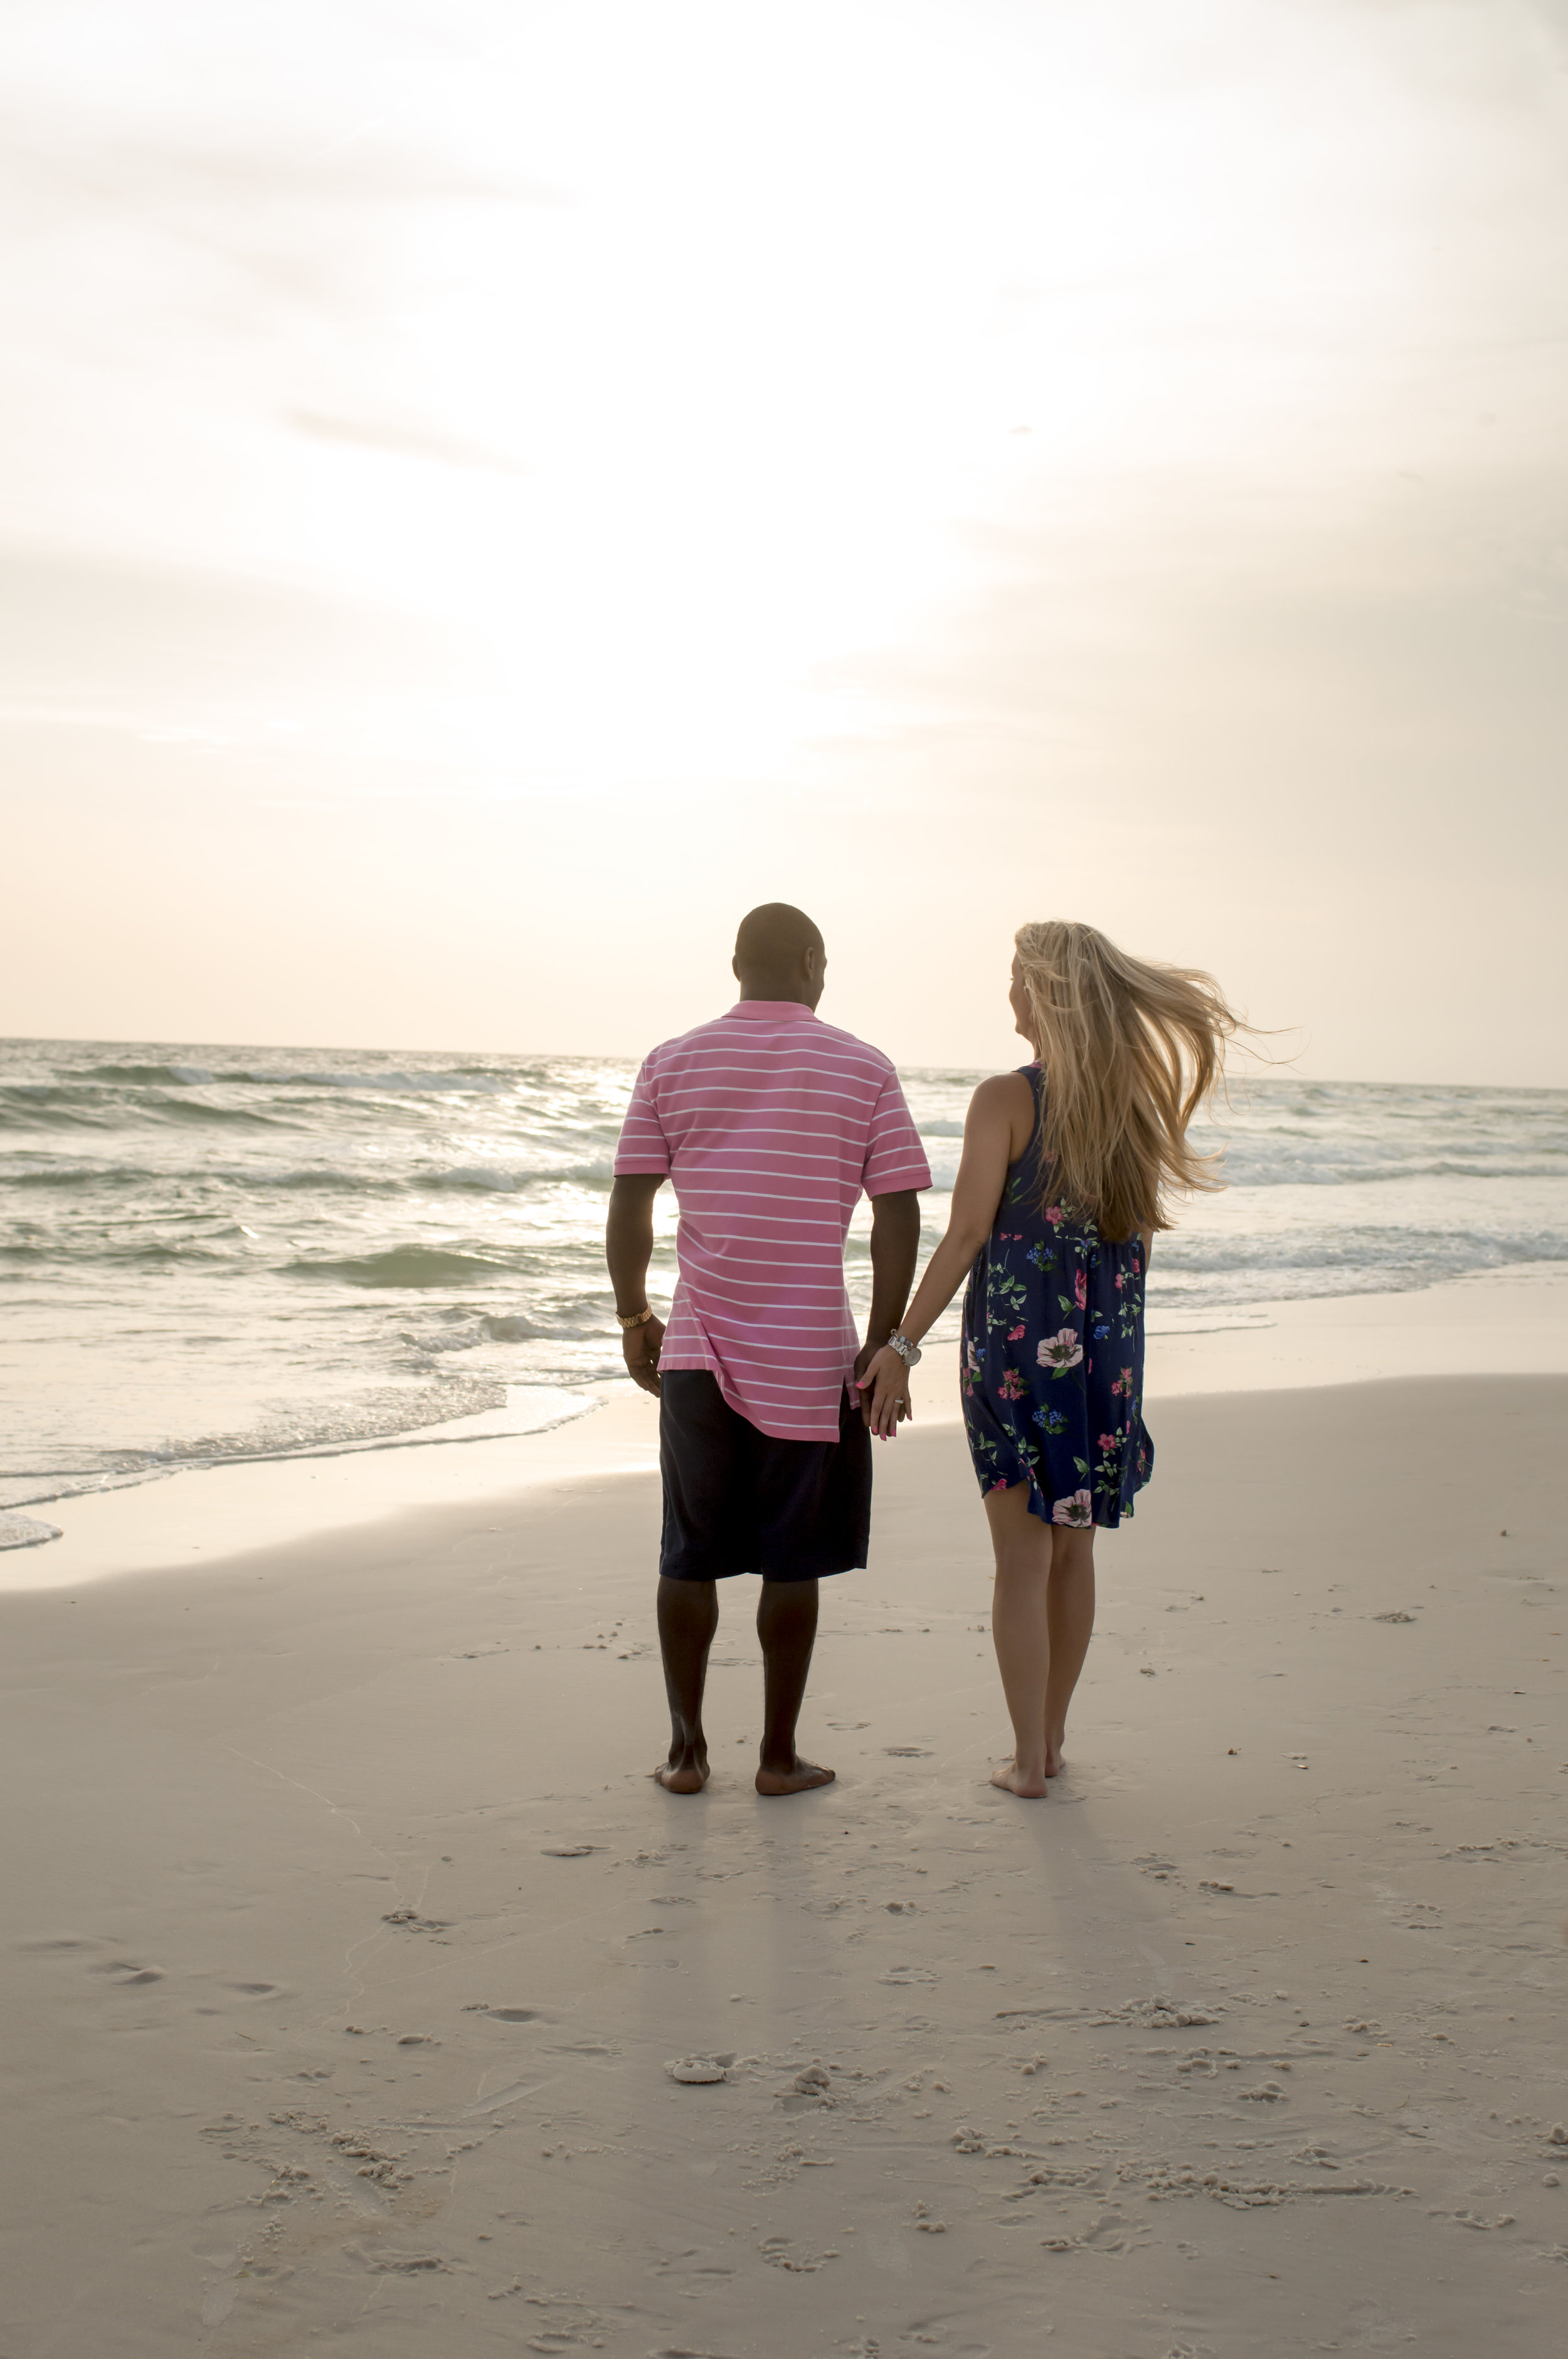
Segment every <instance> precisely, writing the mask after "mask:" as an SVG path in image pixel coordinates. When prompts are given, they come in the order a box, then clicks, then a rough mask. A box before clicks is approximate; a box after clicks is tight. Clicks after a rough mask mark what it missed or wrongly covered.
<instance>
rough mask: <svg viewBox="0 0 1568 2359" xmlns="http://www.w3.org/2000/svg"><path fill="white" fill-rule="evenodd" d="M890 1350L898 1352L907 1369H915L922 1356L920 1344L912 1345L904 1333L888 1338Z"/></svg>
mask: <svg viewBox="0 0 1568 2359" xmlns="http://www.w3.org/2000/svg"><path fill="white" fill-rule="evenodd" d="M888 1350H889V1351H890V1352H896V1353H898V1356H899V1358H900V1359H901V1360H902V1361H903V1364H904V1366H905V1367H906V1368H913V1367H914V1366H915V1365H916V1364H917V1363H918V1361H919V1360H920V1358H921V1356H922V1354H921V1350H920V1346H919V1344H918V1343H911V1342H910V1340H909V1338H908V1336H907V1335H905V1334H902V1333H900V1334H897V1335H890V1336H889V1337H888Z"/></svg>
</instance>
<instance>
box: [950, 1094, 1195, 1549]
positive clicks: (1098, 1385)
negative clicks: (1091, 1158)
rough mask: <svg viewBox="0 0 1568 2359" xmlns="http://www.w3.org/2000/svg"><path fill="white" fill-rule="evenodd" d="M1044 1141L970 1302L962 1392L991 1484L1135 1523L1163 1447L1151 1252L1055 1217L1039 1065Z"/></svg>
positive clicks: (1034, 1141)
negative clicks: (1148, 1410) (1045, 1187)
mask: <svg viewBox="0 0 1568 2359" xmlns="http://www.w3.org/2000/svg"><path fill="white" fill-rule="evenodd" d="M1020 1070H1021V1071H1022V1072H1023V1074H1024V1075H1025V1077H1026V1078H1027V1080H1028V1082H1029V1085H1030V1087H1031V1089H1032V1090H1033V1093H1034V1133H1033V1137H1032V1138H1031V1140H1030V1142H1029V1145H1028V1146H1027V1147H1025V1149H1024V1151H1023V1153H1022V1155H1021V1156H1020V1157H1019V1158H1018V1161H1017V1162H1016V1163H1014V1164H1013V1165H1011V1168H1010V1169H1009V1171H1008V1175H1007V1185H1006V1187H1005V1188H1004V1189H1003V1190H1002V1196H1001V1202H1000V1206H999V1207H998V1209H997V1216H996V1220H995V1223H994V1224H993V1225H992V1228H991V1233H990V1235H989V1238H988V1239H987V1241H986V1243H985V1244H984V1245H982V1246H981V1247H980V1250H979V1256H977V1258H976V1261H975V1266H974V1268H973V1269H972V1270H971V1271H970V1273H969V1283H968V1290H967V1292H966V1293H965V1296H964V1359H963V1370H962V1375H961V1379H960V1381H961V1384H962V1388H963V1397H964V1424H965V1427H966V1429H967V1430H968V1437H969V1454H970V1456H971V1457H972V1458H973V1460H974V1462H975V1473H977V1474H978V1475H979V1483H980V1489H981V1491H982V1493H983V1492H986V1491H1000V1490H1004V1489H1006V1488H1007V1487H1008V1486H1009V1485H1011V1484H1021V1483H1026V1484H1028V1485H1029V1512H1030V1514H1031V1515H1033V1516H1039V1517H1041V1518H1042V1520H1043V1521H1044V1522H1046V1523H1052V1524H1071V1525H1087V1524H1109V1525H1116V1524H1118V1523H1119V1522H1120V1520H1121V1517H1122V1516H1123V1514H1124V1513H1125V1514H1126V1515H1129V1516H1130V1515H1131V1513H1132V1502H1133V1499H1134V1496H1135V1495H1136V1494H1137V1493H1138V1492H1139V1491H1141V1489H1142V1487H1143V1485H1144V1484H1145V1483H1146V1482H1147V1481H1148V1479H1149V1472H1150V1469H1151V1467H1152V1465H1153V1463H1154V1444H1153V1442H1152V1440H1150V1438H1149V1432H1148V1429H1147V1428H1146V1427H1145V1425H1144V1423H1143V1246H1142V1243H1141V1239H1140V1238H1138V1237H1136V1236H1133V1237H1130V1238H1129V1239H1128V1241H1127V1243H1126V1244H1125V1245H1109V1244H1108V1243H1106V1241H1105V1240H1104V1239H1103V1238H1102V1237H1101V1236H1100V1234H1099V1233H1098V1230H1097V1229H1096V1227H1095V1224H1094V1223H1093V1222H1092V1221H1090V1220H1086V1219H1083V1218H1081V1217H1080V1216H1079V1215H1078V1214H1076V1213H1075V1212H1072V1211H1071V1210H1070V1209H1068V1208H1066V1207H1065V1206H1063V1205H1060V1204H1052V1205H1050V1206H1049V1207H1048V1208H1047V1209H1046V1210H1044V1212H1043V1211H1042V1210H1041V1205H1040V1196H1041V1187H1040V1161H1039V1156H1040V1144H1041V1085H1042V1076H1041V1071H1040V1068H1039V1066H1038V1065H1024V1066H1022V1067H1021V1068H1020Z"/></svg>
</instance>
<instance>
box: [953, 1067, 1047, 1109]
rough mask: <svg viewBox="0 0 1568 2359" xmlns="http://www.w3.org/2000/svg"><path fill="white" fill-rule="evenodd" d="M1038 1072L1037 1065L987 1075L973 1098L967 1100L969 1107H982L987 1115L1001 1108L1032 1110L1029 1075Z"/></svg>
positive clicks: (1032, 1092) (1032, 1090)
mask: <svg viewBox="0 0 1568 2359" xmlns="http://www.w3.org/2000/svg"><path fill="white" fill-rule="evenodd" d="M1039 1071H1040V1068H1039V1066H1038V1065H1022V1066H1019V1067H1017V1068H1016V1069H1015V1070H1014V1071H1012V1072H1011V1073H991V1074H989V1075H988V1076H987V1078H986V1079H985V1080H984V1081H983V1082H980V1083H979V1086H978V1087H977V1088H976V1091H975V1093H974V1095H973V1097H972V1098H971V1099H970V1100H969V1103H970V1105H971V1107H974V1106H979V1107H983V1108H984V1109H985V1111H986V1112H988V1113H989V1112H992V1111H994V1110H1000V1108H1001V1107H1003V1106H1009V1107H1011V1106H1021V1105H1022V1106H1029V1107H1031V1108H1033V1104H1034V1082H1033V1080H1032V1079H1031V1075H1034V1076H1038V1074H1039Z"/></svg>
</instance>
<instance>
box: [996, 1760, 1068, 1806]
mask: <svg viewBox="0 0 1568 2359" xmlns="http://www.w3.org/2000/svg"><path fill="white" fill-rule="evenodd" d="M1053 1775H1054V1772H1053V1771H1051V1770H1049V1769H1043V1770H1040V1771H1038V1772H1036V1773H1035V1774H1033V1775H1031V1776H1025V1774H1024V1772H1023V1771H1022V1769H1020V1767H1019V1766H1018V1764H1017V1762H1016V1761H1004V1762H1003V1764H1002V1766H1001V1767H1000V1769H993V1770H992V1771H991V1784H992V1785H993V1786H1000V1788H1001V1789H1002V1791H1003V1793H1005V1794H1016V1795H1017V1796H1018V1798H1019V1799H1020V1801H1022V1802H1038V1801H1042V1800H1043V1799H1044V1797H1045V1795H1046V1794H1047V1792H1048V1791H1049V1790H1050V1789H1049V1788H1048V1787H1047V1785H1046V1783H1045V1780H1046V1778H1047V1777H1051V1776H1053Z"/></svg>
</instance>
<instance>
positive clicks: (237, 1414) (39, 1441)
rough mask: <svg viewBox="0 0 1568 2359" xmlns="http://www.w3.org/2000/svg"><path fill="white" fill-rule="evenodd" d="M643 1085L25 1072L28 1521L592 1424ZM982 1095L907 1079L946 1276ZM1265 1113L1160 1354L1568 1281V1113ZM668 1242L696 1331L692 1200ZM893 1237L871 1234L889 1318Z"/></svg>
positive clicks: (1562, 1108) (1240, 1106)
mask: <svg viewBox="0 0 1568 2359" xmlns="http://www.w3.org/2000/svg"><path fill="white" fill-rule="evenodd" d="M634 1070H635V1068H634V1065H633V1062H631V1061H630V1060H625V1059H621V1058H594V1057H502V1056H470V1055H460V1054H453V1055H451V1056H444V1057H443V1056H433V1055H410V1054H398V1053H392V1052H382V1051H373V1050H360V1049H222V1048H202V1047H200V1046H194V1045H183V1046H170V1045H168V1043H136V1044H129V1043H125V1042H123V1041H120V1042H103V1041H98V1042H89V1041H49V1040H13V1041H9V1042H5V1043H0V1288H3V1297H0V1299H3V1301H4V1308H5V1317H4V1321H3V1322H0V1390H3V1394H4V1399H5V1419H4V1430H3V1436H0V1507H23V1506H29V1505H33V1504H36V1503H39V1502H43V1501H47V1500H52V1499H59V1498H63V1497H67V1496H70V1495H72V1494H73V1493H79V1492H81V1491H83V1490H88V1489H92V1490H97V1489H102V1488H103V1487H105V1486H108V1485H113V1484H124V1483H133V1482H144V1481H146V1480H148V1479H150V1478H152V1477H155V1476H157V1475H158V1474H161V1473H168V1472H171V1471H172V1470H173V1469H175V1468H177V1467H179V1466H186V1465H193V1464H202V1463H211V1462H216V1461H221V1460H226V1459H256V1458H275V1457H279V1456H290V1455H295V1454H297V1453H300V1452H305V1451H343V1450H362V1449H369V1448H379V1447H385V1446H388V1445H393V1446H408V1445H412V1444H416V1443H423V1444H429V1443H431V1442H438V1441H439V1442H446V1441H452V1442H456V1441H459V1440H463V1439H466V1438H467V1437H468V1436H470V1435H471V1434H473V1433H476V1432H479V1431H485V1432H519V1433H521V1432H527V1431H530V1430H538V1429H540V1428H542V1427H545V1426H547V1425H551V1424H554V1423H557V1422H558V1421H560V1420H561V1419H565V1418H568V1417H572V1416H577V1415H580V1414H582V1413H584V1412H585V1411H586V1410H587V1409H589V1408H591V1407H592V1406H593V1405H594V1400H595V1397H596V1396H595V1393H594V1389H593V1388H594V1387H595V1386H599V1385H600V1384H602V1382H603V1381H604V1380H605V1379H607V1378H611V1377H614V1376H617V1375H621V1374H622V1360H621V1352H620V1340H619V1335H618V1332H617V1331H616V1328H615V1326H614V1324H613V1321H612V1320H611V1300H610V1296H609V1291H608V1288H607V1285H606V1280H605V1275H604V1260H603V1248H602V1234H603V1222H604V1208H605V1199H606V1196H607V1193H608V1190H609V1186H610V1176H611V1155H612V1153H613V1150H614V1144H615V1138H616V1134H617V1131H618V1129H619V1126H620V1120H621V1114H622V1109H623V1107H624V1105H625V1103H626V1099H627V1095H628V1093H629V1091H630V1088H631V1085H632V1080H633V1072H634ZM980 1078H981V1076H980V1075H979V1073H972V1072H952V1071H919V1070H914V1071H908V1072H906V1073H905V1074H904V1075H903V1082H904V1087H905V1090H906V1093H907V1094H908V1098H909V1103H910V1105H911V1108H912V1110H913V1112H914V1116H915V1119H916V1121H917V1123H918V1124H919V1126H920V1130H921V1134H922V1136H923V1137H924V1139H925V1146H926V1150H927V1153H928V1154H929V1157H930V1159H931V1165H932V1170H933V1174H934V1177H935V1191H934V1193H933V1194H932V1195H931V1196H930V1197H927V1198H926V1199H925V1245H926V1248H927V1249H929V1247H930V1245H932V1244H934V1243H935V1239H936V1237H937V1236H938V1235H939V1234H940V1233H941V1230H942V1228H943V1226H944V1225H945V1223H946V1208H947V1197H946V1190H948V1189H950V1188H951V1185H952V1181H953V1176H954V1173H955V1171H956V1169H957V1158H958V1147H959V1140H960V1138H961V1136H962V1131H963V1115H964V1109H965V1106H966V1104H967V1103H968V1096H969V1093H970V1091H971V1090H972V1089H973V1087H974V1085H975V1083H976V1082H977V1081H979V1079H980ZM1234 1094H1235V1103H1234V1105H1233V1106H1232V1107H1231V1108H1230V1109H1228V1110H1227V1109H1225V1108H1221V1109H1220V1110H1219V1112H1220V1116H1221V1119H1219V1120H1217V1122H1215V1123H1213V1124H1211V1125H1208V1126H1207V1128H1206V1131H1205V1132H1204V1134H1203V1136H1202V1143H1203V1144H1205V1145H1206V1146H1211V1147H1224V1148H1225V1151H1226V1165H1225V1169H1226V1173H1227V1179H1228V1181H1229V1185H1228V1187H1227V1190H1226V1191H1225V1192H1224V1193H1223V1194H1222V1195H1219V1196H1217V1197H1212V1198H1206V1199H1203V1200H1200V1201H1197V1202H1195V1203H1194V1204H1193V1205H1192V1206H1191V1207H1190V1208H1189V1209H1188V1211H1187V1212H1186V1213H1185V1215H1184V1219H1183V1221H1182V1223H1181V1225H1180V1226H1179V1227H1178V1228H1177V1229H1176V1230H1175V1231H1174V1232H1173V1234H1170V1235H1169V1236H1165V1237H1162V1238H1161V1240H1160V1241H1159V1243H1158V1245H1157V1246H1156V1249H1155V1255H1154V1261H1153V1266H1152V1275H1151V1283H1150V1326H1151V1331H1152V1332H1160V1331H1161V1330H1162V1329H1163V1330H1166V1331H1169V1330H1172V1329H1187V1330H1192V1329H1202V1328H1206V1327H1218V1326H1238V1325H1248V1324H1254V1323H1258V1322H1260V1321H1262V1320H1265V1319H1266V1317H1267V1313H1266V1311H1264V1310H1261V1309H1260V1306H1261V1305H1264V1304H1266V1303H1269V1302H1271V1301H1276V1300H1279V1299H1289V1298H1294V1297H1301V1296H1304V1295H1332V1294H1344V1293H1354V1292H1364V1291H1383V1290H1387V1289H1402V1288H1411V1287H1422V1286H1429V1285H1432V1284H1433V1283H1434V1282H1436V1281H1438V1280H1440V1279H1445V1278H1454V1277H1461V1276H1465V1275H1466V1274H1470V1273H1476V1272H1482V1271H1487V1270H1504V1269H1514V1270H1516V1271H1519V1272H1521V1273H1522V1272H1523V1271H1524V1270H1525V1269H1527V1268H1528V1267H1529V1266H1530V1265H1540V1264H1543V1263H1551V1262H1562V1261H1563V1260H1568V1091H1561V1090H1497V1089H1478V1088H1477V1089H1445V1088H1436V1087H1419V1086H1400V1085H1397V1084H1387V1085H1385V1084H1378V1083H1371V1082H1307V1081H1303V1080H1300V1079H1297V1078H1293V1077H1290V1076H1286V1075H1281V1073H1280V1072H1278V1071H1275V1072H1271V1073H1270V1074H1268V1075H1266V1076H1264V1077H1263V1078H1261V1079H1256V1080H1251V1081H1249V1082H1247V1083H1245V1084H1244V1085H1243V1086H1242V1087H1241V1088H1239V1089H1238V1090H1237V1091H1236V1092H1235V1093H1234ZM657 1208H658V1242H657V1247H656V1252H655V1258H654V1269H653V1274H652V1281H651V1292H652V1294H653V1298H654V1300H655V1302H659V1303H662V1302H663V1301H664V1300H665V1299H667V1296H668V1293H669V1289H670V1288H671V1286H672V1285H673V1283H674V1278H675V1252H674V1240H675V1204H674V1201H673V1199H672V1196H671V1193H670V1191H669V1190H667V1189H666V1190H663V1191H661V1194H660V1196H659V1198H658V1199H657ZM868 1232H869V1214H868V1212H867V1208H865V1207H864V1206H862V1207H861V1210H860V1213H859V1214H858V1215H857V1218H856V1222H855V1224H854V1227H853V1229H852V1231H851V1234H850V1240H849V1256H848V1267H849V1290H850V1295H851V1298H852V1299H853V1300H854V1302H855V1305H856V1308H857V1310H858V1311H860V1312H863V1310H864V1307H865V1304H866V1301H867V1299H868V1297H869V1291H870V1278H871V1269H870V1261H869V1256H868V1251H867V1235H868ZM956 1321H957V1306H956V1305H955V1307H954V1310H952V1311H951V1312H949V1314H948V1317H947V1319H946V1321H945V1322H944V1325H943V1326H942V1327H940V1328H938V1329H937V1331H936V1333H937V1336H938V1337H940V1336H941V1335H942V1334H943V1333H944V1332H946V1333H951V1332H954V1329H955V1327H956Z"/></svg>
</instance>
